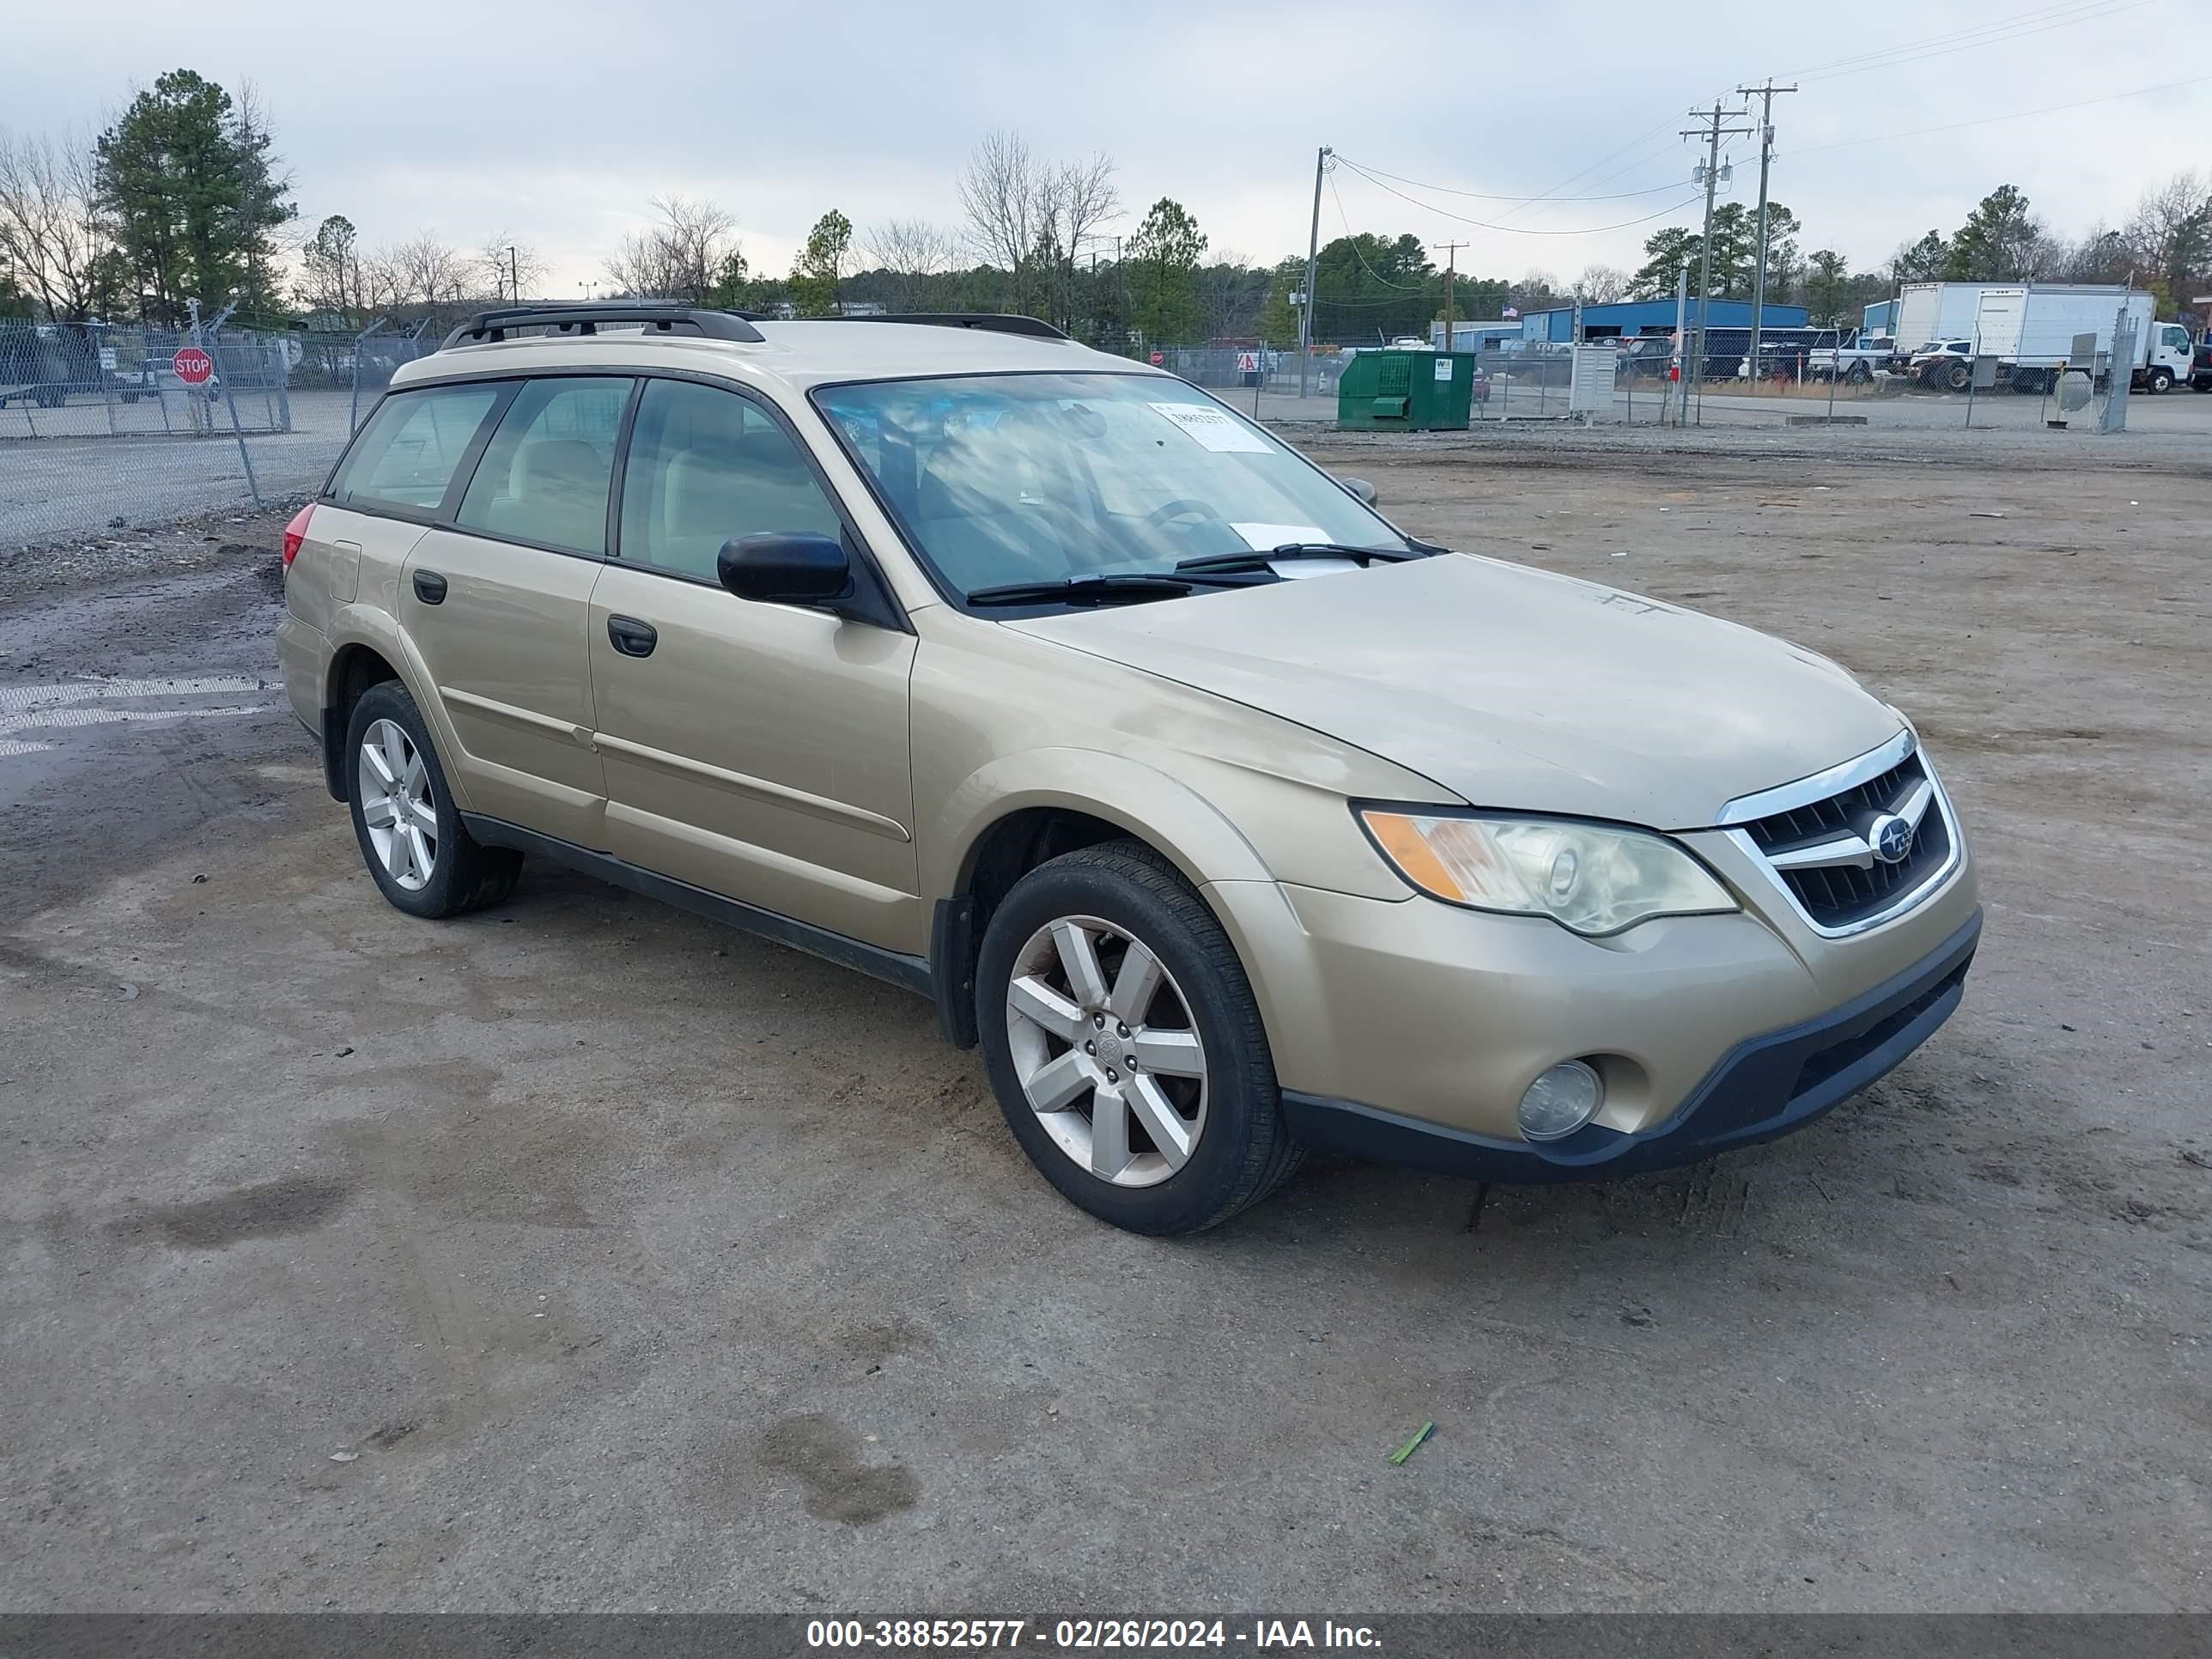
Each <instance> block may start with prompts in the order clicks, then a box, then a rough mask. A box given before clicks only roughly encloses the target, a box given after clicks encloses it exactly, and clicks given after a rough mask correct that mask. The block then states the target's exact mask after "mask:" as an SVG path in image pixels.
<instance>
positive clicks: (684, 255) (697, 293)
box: [606, 196, 744, 305]
mask: <svg viewBox="0 0 2212 1659" xmlns="http://www.w3.org/2000/svg"><path fill="white" fill-rule="evenodd" d="M652 205H653V211H654V212H656V213H658V214H659V216H660V222H659V224H657V225H654V226H653V227H652V228H649V229H647V230H643V231H638V232H635V233H633V234H630V235H628V236H625V237H624V238H623V244H622V247H621V249H620V250H619V251H618V252H617V253H616V254H615V256H614V258H611V259H609V260H608V261H607V266H606V270H607V281H608V283H610V284H611V285H612V286H613V287H614V288H615V289H616V290H617V291H618V292H620V293H623V294H633V295H637V296H638V297H639V298H641V299H647V300H683V301H688V302H689V303H690V304H692V305H700V304H702V303H704V302H705V301H706V299H707V296H708V293H709V292H710V291H711V290H713V289H715V288H716V287H717V286H718V285H720V284H722V283H723V282H724V277H725V274H726V270H727V269H728V268H729V267H730V266H731V264H732V261H735V262H736V263H737V266H738V268H739V269H742V267H743V264H744V255H743V253H742V252H740V250H739V247H738V239H737V234H736V231H737V221H736V220H735V219H733V218H732V217H731V216H730V213H729V210H727V209H726V208H724V207H723V206H722V205H721V204H720V203H718V202H711V201H693V200H691V199H690V198H689V197H683V196H656V197H653V204H652Z"/></svg>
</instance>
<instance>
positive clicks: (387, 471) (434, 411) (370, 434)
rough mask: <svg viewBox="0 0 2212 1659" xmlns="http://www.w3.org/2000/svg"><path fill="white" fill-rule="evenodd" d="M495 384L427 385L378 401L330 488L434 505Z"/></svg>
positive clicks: (353, 501)
mask: <svg viewBox="0 0 2212 1659" xmlns="http://www.w3.org/2000/svg"><path fill="white" fill-rule="evenodd" d="M500 392H501V387H499V386H426V387H424V388H423V389H422V391H420V392H395V393H393V394H392V396H391V397H389V398H386V399H385V400H384V401H383V402H382V403H380V404H378V405H377V406H376V412H375V413H374V414H373V415H371V416H369V417H368V424H367V425H366V426H364V427H362V429H361V435H360V436H359V437H357V438H356V439H355V440H354V441H353V447H351V448H349V449H348V450H347V451H346V454H345V459H343V460H342V461H340V462H339V463H338V470H337V474H336V475H335V476H334V477H332V478H331V491H330V493H331V497H332V499H333V500H336V501H342V502H343V503H344V504H346V505H347V506H349V507H366V508H368V509H369V510H370V511H374V510H375V509H376V508H377V507H405V508H408V509H410V510H412V511H415V512H418V513H428V512H435V510H436V509H437V507H438V505H439V503H440V502H441V501H444V500H445V498H446V490H447V486H448V485H450V484H451V483H453V473H454V471H455V470H456V469H457V468H458V467H459V465H460V464H461V460H462V458H463V457H465V455H466V454H467V453H468V450H469V445H470V443H471V441H474V439H475V437H476V435H477V428H479V427H481V426H482V425H483V422H484V417H485V416H487V415H489V414H490V413H491V410H492V407H493V405H494V404H496V403H498V401H499V398H500Z"/></svg>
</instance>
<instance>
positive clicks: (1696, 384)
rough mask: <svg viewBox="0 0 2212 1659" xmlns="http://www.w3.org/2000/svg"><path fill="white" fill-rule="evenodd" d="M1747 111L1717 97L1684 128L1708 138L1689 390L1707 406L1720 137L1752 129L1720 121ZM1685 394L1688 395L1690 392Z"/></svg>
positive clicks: (1695, 112)
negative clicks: (1702, 250)
mask: <svg viewBox="0 0 2212 1659" xmlns="http://www.w3.org/2000/svg"><path fill="white" fill-rule="evenodd" d="M1690 113H1691V114H1692V116H1694V117H1695V118H1697V119H1698V120H1699V121H1700V122H1702V123H1704V125H1701V126H1695V127H1685V128H1683V129H1682V137H1685V138H1702V139H1704V140H1705V257H1704V259H1703V260H1702V262H1701V264H1700V268H1699V280H1698V325H1697V327H1696V328H1695V329H1693V330H1692V331H1691V337H1692V343H1693V345H1694V348H1695V349H1696V352H1697V356H1696V358H1695V360H1694V361H1693V362H1692V364H1691V366H1690V386H1689V390H1690V391H1694V392H1696V393H1697V395H1698V404H1699V408H1701V409H1702V408H1703V407H1704V406H1705V332H1706V331H1707V329H1708V328H1710V327H1711V321H1712V314H1713V194H1714V192H1715V191H1717V190H1718V189H1719V188H1720V182H1721V139H1722V137H1723V136H1725V135H1729V134H1735V133H1742V134H1748V133H1749V132H1750V131H1751V129H1750V128H1749V127H1730V126H1723V125H1721V124H1722V122H1723V121H1724V120H1726V119H1728V118H1730V117H1733V116H1737V115H1741V114H1744V113H1745V112H1744V111H1742V110H1723V109H1722V108H1721V100H1719V99H1717V98H1716V99H1714V100H1713V106H1712V108H1711V110H1710V111H1707V110H1701V109H1693V110H1692V111H1691V112H1690ZM1684 395H1685V397H1687V395H1688V392H1685V394H1684Z"/></svg>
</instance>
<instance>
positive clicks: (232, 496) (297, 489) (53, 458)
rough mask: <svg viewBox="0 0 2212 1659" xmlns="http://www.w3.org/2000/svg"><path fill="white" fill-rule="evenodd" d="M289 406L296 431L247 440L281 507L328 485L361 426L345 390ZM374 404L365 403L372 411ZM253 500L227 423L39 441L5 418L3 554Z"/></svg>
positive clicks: (270, 497) (269, 493)
mask: <svg viewBox="0 0 2212 1659" xmlns="http://www.w3.org/2000/svg"><path fill="white" fill-rule="evenodd" d="M289 403H290V408H291V415H292V430H290V431H289V432H283V433H272V434H265V435H260V436H249V437H248V438H247V439H246V449H247V452H248V453H249V454H250V455H251V456H252V461H253V478H254V483H255V484H256V485H257V486H258V488H259V489H260V492H261V499H262V500H263V501H265V502H270V503H272V504H273V503H275V502H277V501H288V500H289V501H295V502H296V501H300V500H302V499H304V498H305V497H306V496H307V495H308V494H309V493H310V492H312V491H313V490H316V489H320V488H321V487H322V483H323V479H324V478H325V476H327V475H328V473H329V472H330V470H331V463H332V462H334V461H336V460H337V458H338V452H339V451H340V450H341V449H343V448H344V447H345V442H346V438H347V435H348V434H349V431H350V430H351V427H350V419H351V416H350V410H351V407H352V404H351V399H350V398H349V395H348V394H347V393H345V392H295V393H293V394H292V396H291V398H290V399H289ZM94 408H95V409H96V408H97V406H96V405H95V406H94ZM362 408H363V410H366V409H367V408H368V399H364V400H363V402H362ZM60 412H61V413H63V414H76V415H82V414H83V413H84V411H82V410H62V411H60ZM0 413H20V411H0ZM252 499H253V497H252V490H251V489H248V487H247V484H246V468H245V465H244V463H243V462H242V461H241V460H240V458H239V453H238V444H237V441H236V440H235V439H234V438H233V437H232V436H231V435H230V432H229V430H228V428H227V427H226V428H222V429H220V430H218V431H216V433H214V434H213V435H210V436H207V437H197V438H187V437H166V436H161V435H135V436H125V437H118V438H110V437H104V436H96V437H82V436H80V437H60V438H55V437H42V438H38V439H29V438H25V437H22V436H20V435H18V433H17V431H16V429H15V428H11V427H10V426H9V424H8V423H7V422H0V558H4V557H5V556H7V554H8V553H9V552H11V551H17V550H22V549H24V548H27V547H41V546H46V545H48V544H52V543H55V542H70V543H77V544H82V543H84V542H88V541H90V540H91V539H92V538H94V537H97V536H108V537H112V536H114V535H116V534H118V532H143V531H144V530H145V529H146V528H147V527H149V526H151V527H155V528H159V527H162V526H167V525H170V524H173V523H174V522H176V521H177V520H180V519H184V518H187V517H194V516H198V515H204V514H222V513H245V512H247V511H249V510H250V507H251V503H252ZM118 520H119V521H120V522H118Z"/></svg>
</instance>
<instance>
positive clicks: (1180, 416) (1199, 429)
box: [1152, 404, 1272, 455]
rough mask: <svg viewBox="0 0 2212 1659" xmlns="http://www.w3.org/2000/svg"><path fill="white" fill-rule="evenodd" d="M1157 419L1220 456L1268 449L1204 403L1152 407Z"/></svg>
mask: <svg viewBox="0 0 2212 1659" xmlns="http://www.w3.org/2000/svg"><path fill="white" fill-rule="evenodd" d="M1152 407H1153V408H1154V409H1156V410H1158V411H1159V412H1160V414H1161V416H1163V417H1164V418H1165V419H1167V420H1170V421H1172V422H1175V424H1176V426H1178V427H1180V428H1182V430H1183V431H1184V432H1186V433H1188V434H1189V435H1190V436H1191V437H1193V438H1194V439H1196V440H1197V441H1199V442H1200V444H1203V445H1204V446H1205V447H1206V448H1208V449H1211V450H1215V451H1218V452H1220V453H1225V454H1243V455H1265V454H1267V453H1271V451H1272V446H1271V445H1270V444H1269V443H1268V442H1267V440H1266V439H1265V438H1263V437H1261V435H1259V434H1258V433H1256V432H1255V431H1254V430H1253V429H1252V428H1250V427H1249V426H1247V425H1245V424H1244V422H1242V421H1240V420H1238V419H1237V417H1236V416H1234V415H1231V413H1230V412H1229V411H1228V410H1225V409H1214V408H1211V407H1209V406H1208V405H1206V404H1153V405H1152Z"/></svg>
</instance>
